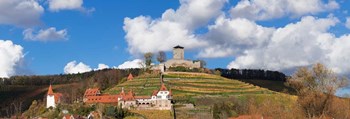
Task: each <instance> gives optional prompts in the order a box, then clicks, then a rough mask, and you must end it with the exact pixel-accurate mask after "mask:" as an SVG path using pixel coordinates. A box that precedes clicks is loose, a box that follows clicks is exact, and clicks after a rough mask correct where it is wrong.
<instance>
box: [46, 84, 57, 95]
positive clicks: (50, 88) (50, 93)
mask: <svg viewBox="0 0 350 119" xmlns="http://www.w3.org/2000/svg"><path fill="white" fill-rule="evenodd" d="M54 94H55V93H53V90H52V86H51V85H50V86H49V90H48V91H47V95H54Z"/></svg>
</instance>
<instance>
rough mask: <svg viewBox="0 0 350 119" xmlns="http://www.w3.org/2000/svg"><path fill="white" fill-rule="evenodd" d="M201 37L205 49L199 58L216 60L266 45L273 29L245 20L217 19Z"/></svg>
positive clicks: (223, 17) (222, 17)
mask: <svg viewBox="0 0 350 119" xmlns="http://www.w3.org/2000/svg"><path fill="white" fill-rule="evenodd" d="M208 29H209V31H208V33H207V34H205V35H204V36H203V39H204V41H205V42H209V43H208V44H210V45H208V46H207V47H205V48H204V49H203V50H201V51H200V53H199V55H198V56H199V57H205V58H217V57H225V56H230V55H238V54H241V53H242V52H244V51H245V49H249V48H252V47H260V46H264V45H266V43H267V42H268V41H269V39H270V37H271V35H272V32H273V31H274V28H266V27H263V26H260V25H258V24H256V23H255V22H252V21H249V20H247V19H245V18H236V19H230V18H226V17H225V16H221V17H219V18H218V19H217V20H216V21H215V24H214V25H210V26H209V27H208Z"/></svg>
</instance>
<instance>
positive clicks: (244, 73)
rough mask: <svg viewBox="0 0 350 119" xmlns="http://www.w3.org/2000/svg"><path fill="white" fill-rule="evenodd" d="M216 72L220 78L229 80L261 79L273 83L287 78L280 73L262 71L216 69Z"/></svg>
mask: <svg viewBox="0 0 350 119" xmlns="http://www.w3.org/2000/svg"><path fill="white" fill-rule="evenodd" d="M215 70H216V71H220V73H221V76H223V77H226V78H230V79H240V80H242V79H261V80H274V81H286V79H287V76H286V75H285V74H283V73H282V72H278V71H270V70H262V69H234V68H232V69H222V68H216V69H215Z"/></svg>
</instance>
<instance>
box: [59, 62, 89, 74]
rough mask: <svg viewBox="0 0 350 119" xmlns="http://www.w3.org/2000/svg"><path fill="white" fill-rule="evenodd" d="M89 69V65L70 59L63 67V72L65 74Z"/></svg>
mask: <svg viewBox="0 0 350 119" xmlns="http://www.w3.org/2000/svg"><path fill="white" fill-rule="evenodd" d="M91 70H92V69H91V68H90V66H88V65H86V64H84V63H82V62H79V63H77V62H76V61H71V62H69V63H67V65H66V66H65V67H64V73H66V74H76V73H84V72H88V71H91Z"/></svg>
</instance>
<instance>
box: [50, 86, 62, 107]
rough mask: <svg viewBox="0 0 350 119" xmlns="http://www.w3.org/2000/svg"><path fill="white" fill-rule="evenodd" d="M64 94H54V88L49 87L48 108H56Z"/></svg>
mask: <svg viewBox="0 0 350 119" xmlns="http://www.w3.org/2000/svg"><path fill="white" fill-rule="evenodd" d="M61 98H62V94H61V93H54V92H53V90H52V86H51V85H50V86H49V89H48V91H47V96H46V108H50V107H52V108H56V105H57V104H58V103H60V102H61Z"/></svg>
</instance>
